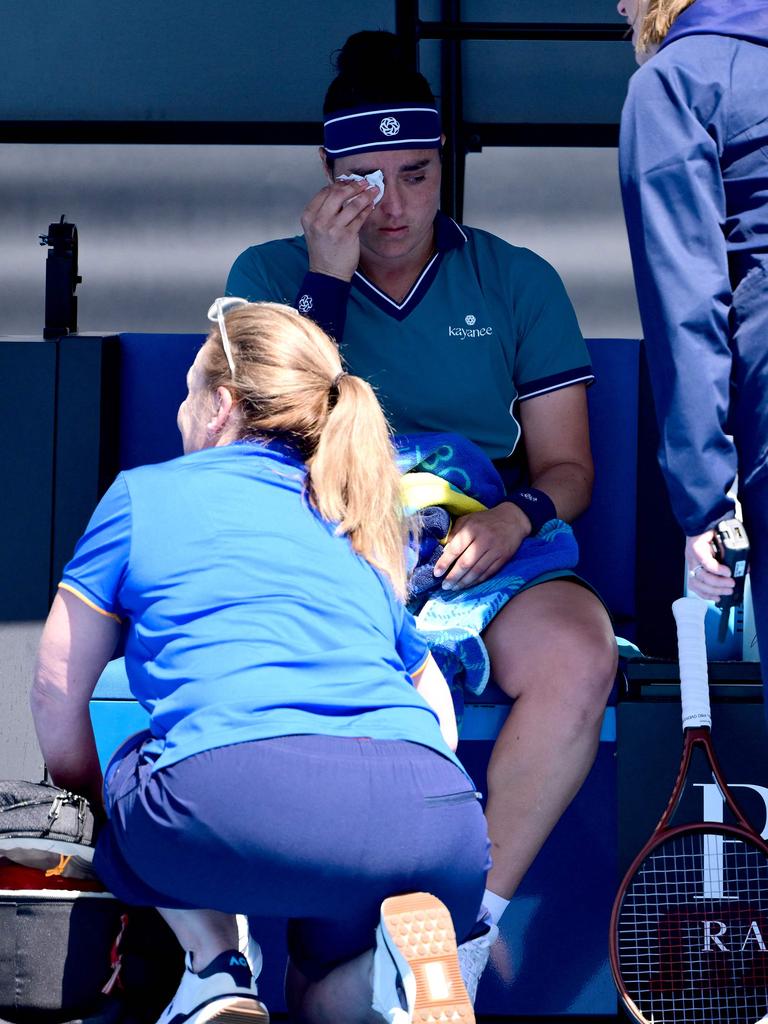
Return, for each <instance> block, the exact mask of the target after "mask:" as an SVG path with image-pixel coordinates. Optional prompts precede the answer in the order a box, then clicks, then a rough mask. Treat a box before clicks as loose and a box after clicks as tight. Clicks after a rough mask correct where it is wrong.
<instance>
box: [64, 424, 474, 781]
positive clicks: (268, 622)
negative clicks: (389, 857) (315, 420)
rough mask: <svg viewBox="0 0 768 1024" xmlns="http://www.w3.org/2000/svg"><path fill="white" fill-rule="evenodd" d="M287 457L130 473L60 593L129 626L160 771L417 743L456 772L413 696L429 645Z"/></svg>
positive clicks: (137, 683)
mask: <svg viewBox="0 0 768 1024" xmlns="http://www.w3.org/2000/svg"><path fill="white" fill-rule="evenodd" d="M305 472H306V471H305V468H304V466H303V464H302V463H301V462H300V461H299V460H298V459H297V458H296V457H295V456H294V455H293V454H292V453H291V452H290V451H289V450H288V449H287V448H285V447H282V446H274V447H273V446H266V445H261V444H257V443H252V442H241V443H237V444H233V445H228V446H225V447H221V448H209V449H205V450H204V451H199V452H195V453H193V454H190V455H185V456H182V457H181V458H178V459H174V460H173V461H171V462H165V463H161V464H159V465H152V466H142V467H140V468H137V469H132V470H129V471H127V472H125V473H122V474H120V476H119V477H118V478H117V480H116V481H115V483H114V484H113V485H112V487H111V488H110V489H109V491H108V492H107V494H106V495H105V496H104V498H103V499H102V501H101V502H100V504H99V506H98V508H97V509H96V511H95V513H94V515H93V518H92V519H91V521H90V523H89V525H88V528H87V530H86V532H85V534H84V535H83V537H82V538H81V540H80V542H79V543H78V545H77V548H76V551H75V554H74V556H73V558H72V560H71V561H70V562H69V564H68V565H67V566H66V568H65V570H64V575H63V579H62V581H61V584H60V586H61V587H63V588H65V589H67V590H69V591H71V592H72V593H74V594H76V595H77V596H78V597H80V598H81V599H82V600H83V601H85V602H86V603H87V604H89V605H90V606H91V607H92V608H94V609H95V610H96V611H98V612H100V613H102V614H105V615H111V616H114V617H116V618H118V619H121V620H123V619H127V620H128V637H127V646H126V652H125V662H126V671H127V674H128V680H129V683H130V688H131V692H132V693H133V695H134V696H135V697H136V699H137V700H138V701H139V702H140V703H141V704H142V706H143V707H144V708H145V709H146V710H147V711H148V712H149V715H150V729H151V732H152V735H153V737H154V741H153V742H152V743H151V746H150V750H152V752H153V753H156V754H157V755H158V760H157V761H156V762H155V765H154V769H155V770H157V769H159V768H162V767H164V766H165V765H170V764H173V763H175V762H177V761H180V760H182V759H183V758H185V757H189V756H190V755H191V754H196V753H199V752H201V751H203V750H210V749H212V748H215V747H220V746H225V745H228V744H232V743H240V742H244V741H250V740H258V739H264V738H267V737H274V736H287V735H298V734H313V733H314V734H321V735H332V736H347V737H371V738H373V739H398V740H409V741H411V742H414V743H419V744H422V745H424V746H427V747H431V748H433V749H434V750H436V751H438V752H439V753H440V754H442V755H443V756H445V757H448V758H450V759H451V760H453V761H454V762H455V763H456V764H458V761H457V760H456V758H455V757H454V756H453V754H451V752H450V751H449V750H448V747H447V746H446V745H445V743H444V741H443V738H442V735H441V733H440V728H439V724H438V720H437V716H436V715H435V713H434V712H433V711H432V709H431V708H430V707H429V706H428V705H427V704H426V702H425V701H424V700H423V699H422V698H421V697H420V696H419V694H418V693H417V691H416V690H415V689H414V687H413V678H412V677H413V675H414V674H416V673H418V671H419V670H420V669H421V668H422V667H423V665H424V663H425V661H426V658H427V654H428V651H427V645H426V643H425V641H424V640H423V639H422V637H421V636H420V635H419V633H418V632H417V630H416V627H415V624H414V621H413V618H412V616H411V615H410V614H409V613H408V612H407V611H406V610H405V608H404V607H403V605H402V604H401V603H400V602H399V601H398V600H397V598H396V597H395V595H394V592H393V591H392V588H391V586H390V584H389V582H388V581H387V579H386V578H385V577H384V576H383V575H382V574H381V573H379V572H378V571H377V570H376V569H374V568H373V567H372V566H371V565H370V564H369V563H368V562H367V561H366V560H365V559H363V558H361V557H360V556H359V555H358V554H356V552H355V551H354V550H353V548H352V546H351V544H350V543H349V541H348V540H347V538H345V537H341V536H337V535H335V533H334V527H333V525H332V524H330V523H328V522H326V521H325V520H324V519H322V517H321V516H320V515H319V514H318V513H317V512H315V511H314V510H313V509H312V508H311V506H310V505H309V504H308V502H307V500H306V497H305V494H304V482H305Z"/></svg>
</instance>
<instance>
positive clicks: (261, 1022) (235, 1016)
mask: <svg viewBox="0 0 768 1024" xmlns="http://www.w3.org/2000/svg"><path fill="white" fill-rule="evenodd" d="M187 1020H189V1021H194V1024H269V1011H268V1010H267V1008H266V1006H265V1005H264V1003H261V1002H259V1000H258V999H238V998H231V997H230V998H227V999H217V1000H214V1001H213V1002H211V1003H209V1004H208V1005H207V1006H206V1007H205V1008H204V1009H202V1010H198V1011H197V1013H194V1014H190V1016H189V1017H188V1018H187Z"/></svg>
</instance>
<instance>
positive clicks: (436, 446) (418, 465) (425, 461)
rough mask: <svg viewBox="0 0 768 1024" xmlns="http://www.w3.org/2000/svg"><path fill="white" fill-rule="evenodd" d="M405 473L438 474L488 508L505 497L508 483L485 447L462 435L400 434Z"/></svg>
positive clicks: (400, 462)
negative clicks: (505, 482) (505, 484)
mask: <svg viewBox="0 0 768 1024" xmlns="http://www.w3.org/2000/svg"><path fill="white" fill-rule="evenodd" d="M392 442H393V444H394V446H395V452H396V454H397V465H398V467H399V469H400V472H401V473H408V472H410V471H411V470H415V471H417V472H420V473H434V474H435V476H439V477H442V479H443V480H447V481H448V482H449V483H450V484H452V485H453V486H454V487H455V488H456V489H457V490H459V491H462V492H463V493H464V494H468V495H469V497H470V498H475V500H476V501H481V502H482V503H483V505H487V506H488V508H493V506H494V505H498V504H499V502H500V501H501V499H502V498H503V497H504V484H503V483H502V480H501V477H500V476H499V474H498V471H497V469H496V467H495V466H494V464H493V463H492V462H491V460H490V459H489V458H488V456H487V455H486V454H485V452H484V451H483V450H482V448H478V446H477V445H476V444H473V443H472V441H467V440H465V438H463V437H460V436H459V435H458V434H396V435H395V436H394V437H393V439H392Z"/></svg>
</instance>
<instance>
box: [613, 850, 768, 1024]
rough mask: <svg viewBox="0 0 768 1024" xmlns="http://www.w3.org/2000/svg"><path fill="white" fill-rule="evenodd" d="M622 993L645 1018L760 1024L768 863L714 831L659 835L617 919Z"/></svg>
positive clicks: (767, 985) (660, 1023)
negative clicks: (668, 835) (671, 835)
mask: <svg viewBox="0 0 768 1024" xmlns="http://www.w3.org/2000/svg"><path fill="white" fill-rule="evenodd" d="M617 938H618V959H619V966H620V971H621V977H622V981H623V984H624V986H625V988H626V991H627V995H628V996H629V997H630V998H631V999H632V1001H633V1002H634V1003H635V1005H636V1006H637V1008H638V1009H639V1010H640V1012H641V1014H642V1019H643V1020H645V1021H647V1022H649V1024H699V1022H701V1024H704V1022H707V1024H716V1022H723V1024H726V1022H727V1024H756V1022H758V1021H762V1020H763V1017H764V1016H765V1015H766V1012H768V860H767V859H766V857H765V855H764V854H763V853H762V851H761V850H760V849H759V848H758V847H753V846H750V845H749V844H747V843H744V842H742V841H741V840H738V839H735V838H732V837H729V836H728V835H720V834H718V833H716V832H695V833H685V834H682V835H679V836H675V837H672V838H670V839H667V840H665V841H664V842H663V843H662V844H660V845H659V846H658V847H656V848H655V849H653V850H652V851H651V853H650V854H649V855H648V857H647V858H646V859H645V860H644V861H643V862H642V864H641V866H640V868H639V869H638V871H637V872H636V873H635V875H634V876H633V878H632V879H631V880H630V883H629V885H628V887H627V890H626V893H625V896H624V898H623V901H622V904H621V911H620V914H619V920H618V936H617Z"/></svg>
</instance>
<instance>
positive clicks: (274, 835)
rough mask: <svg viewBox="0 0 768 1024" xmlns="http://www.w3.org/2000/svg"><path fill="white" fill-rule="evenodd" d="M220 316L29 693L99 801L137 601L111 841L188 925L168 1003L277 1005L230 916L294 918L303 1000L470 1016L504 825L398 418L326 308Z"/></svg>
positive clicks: (293, 989) (142, 884)
mask: <svg viewBox="0 0 768 1024" xmlns="http://www.w3.org/2000/svg"><path fill="white" fill-rule="evenodd" d="M209 315H210V316H211V319H213V320H214V321H215V322H216V326H215V327H214V328H213V330H212V331H211V334H210V335H209V337H208V339H207V340H206V342H205V344H204V345H203V347H202V348H201V349H200V351H199V353H198V354H197V357H196V358H195V361H194V363H193V365H192V367H191V369H190V370H189V373H188V376H187V383H188V388H189V393H188V395H187V398H186V399H185V401H184V402H183V403H182V405H181V408H180V409H179V415H178V423H179V429H180V431H181V434H182V437H183V441H184V451H185V454H184V455H183V456H182V457H181V458H178V459H175V460H173V461H171V462H166V463H163V464H160V465H151V466H145V467H142V468H138V469H133V470H130V471H128V472H126V473H123V474H121V475H120V476H119V477H118V478H117V480H116V481H115V483H114V484H113V485H112V487H111V488H110V489H109V491H108V492H107V494H106V495H105V496H104V498H103V499H102V501H101V502H100V504H99V506H98V508H97V509H96V512H95V513H94V515H93V518H92V520H91V522H90V524H89V526H88V528H87V530H86V532H85V534H84V535H83V537H82V538H81V540H80V542H79V544H78V546H77V549H76V552H75V555H74V557H73V558H72V560H71V561H70V562H69V564H68V565H67V566H66V568H65V571H64V575H63V578H62V581H61V584H60V588H59V592H58V595H57V597H56V599H55V601H54V604H53V607H52V609H51V613H50V616H49V618H48V621H47V624H46V626H45V631H44V633H43V639H42V643H41V647H40V653H39V659H38V665H37V673H36V679H35V683H34V687H33V693H32V706H33V711H34V717H35V724H36V727H37V731H38V736H39V739H40V743H41V747H42V751H43V754H44V756H45V760H46V763H47V764H48V766H49V768H50V771H51V775H52V777H53V780H54V781H55V782H56V783H57V785H60V786H63V787H65V788H67V789H69V790H74V791H76V792H79V793H83V794H85V795H87V796H88V797H89V798H90V799H91V800H92V801H94V802H98V801H100V793H101V787H102V780H101V773H100V770H99V763H98V760H97V755H96V749H95V746H94V738H93V732H92V729H91V724H90V719H89V713H88V701H89V698H90V696H91V693H92V691H93V689H94V686H95V684H96V681H97V680H98V678H99V675H100V673H101V672H102V670H103V668H104V666H105V665H106V663H107V661H108V660H109V658H110V657H111V655H112V652H113V650H114V647H115V643H116V640H117V637H118V632H119V629H120V625H119V624H120V622H124V621H127V624H128V638H127V647H126V666H127V673H128V677H129V682H130V687H131V691H132V693H133V694H134V696H135V697H136V699H137V700H138V701H139V702H140V703H141V704H142V705H143V707H144V708H146V710H147V711H148V712H149V715H150V728H149V731H148V732H147V733H145V734H142V735H140V736H138V737H135V738H133V740H132V741H129V742H128V743H126V744H125V745H124V747H123V748H122V749H121V750H120V751H118V753H117V754H116V755H115V757H114V758H113V760H112V762H111V764H110V766H109V768H108V769H107V771H106V773H105V783H104V798H105V803H106V810H107V814H108V822H107V824H106V825H105V826H104V828H103V830H102V832H101V833H100V836H99V839H98V843H97V848H96V852H95V858H94V866H95V868H96V870H97V872H98V873H99V875H100V876H101V878H102V880H103V881H104V883H105V884H106V885H107V886H108V887H109V889H111V891H112V892H113V893H114V894H115V895H116V896H118V897H119V898H120V899H122V900H125V901H126V902H128V903H132V904H138V905H151V906H157V907H158V908H159V909H160V911H161V913H162V914H163V916H164V917H165V919H166V920H167V921H168V923H169V924H170V926H171V927H172V928H173V930H174V932H175V934H176V935H177V937H178V939H179V941H180V942H181V944H182V945H183V947H184V949H185V950H186V951H187V969H186V972H185V974H184V976H183V980H182V983H181V987H180V989H179V991H178V993H177V995H176V997H175V998H174V1000H173V1002H172V1003H171V1004H170V1006H169V1007H168V1009H167V1010H166V1012H165V1013H164V1015H163V1016H162V1017H161V1021H163V1022H168V1024H170V1022H173V1024H187V1022H191V1024H203V1022H208V1021H217V1020H218V1021H222V1022H223V1021H226V1022H228V1024H237V1022H239V1021H252V1022H264V1021H267V1020H268V1016H267V1011H266V1009H265V1008H264V1006H263V1004H262V1003H261V1002H260V1001H259V999H258V997H257V992H256V988H255V985H254V984H253V983H252V979H251V971H250V969H249V968H248V965H247V963H246V961H245V959H244V958H243V957H242V956H241V954H240V953H239V952H238V941H237V928H236V924H235V920H234V917H233V916H232V915H234V914H245V915H257V916H259V917H264V916H267V917H269V916H279V917H288V918H289V919H290V923H289V928H288V948H289V955H290V962H289V965H288V971H287V983H286V984H287V1001H288V1006H289V1008H290V1011H291V1013H292V1015H293V1016H294V1018H295V1019H296V1020H300V1021H306V1022H308V1024H320V1022H329V1021H334V1022H338V1024H345V1022H349V1024H358V1022H361V1024H362V1022H369V1021H381V1019H382V1018H384V1019H385V1020H388V1021H392V1022H393V1024H399V1022H403V1024H405V1022H407V1021H410V1020H411V1019H412V1018H413V1014H414V1013H426V1012H429V1013H434V1015H435V1019H454V1016H452V1015H454V1014H455V1013H459V1012H461V1013H462V1014H464V1016H463V1017H462V1019H463V1020H465V1021H471V1020H472V1019H473V1018H472V1015H471V1007H470V1006H469V1002H468V999H467V995H466V992H465V990H464V988H463V985H462V983H461V979H460V975H459V968H458V962H457V959H456V947H455V940H454V938H452V936H453V928H452V927H451V918H452V919H453V927H454V928H455V932H456V935H457V936H458V938H459V939H460V940H463V939H465V938H467V936H468V935H470V934H471V931H472V929H473V927H474V926H475V922H476V920H477V917H478V909H479V907H480V902H481V898H482V893H483V886H484V881H485V873H486V870H487V868H488V848H489V844H488V839H487V832H486V826H485V821H484V818H483V814H482V811H481V808H480V805H479V803H478V794H477V793H476V792H475V787H474V785H473V784H472V782H471V781H470V779H469V778H468V777H467V775H466V773H465V772H464V770H463V768H462V767H461V765H460V764H459V762H458V761H457V759H456V756H455V754H454V753H453V748H455V745H456V730H455V720H454V719H453V717H452V716H453V711H452V705H451V701H450V696H449V694H448V691H447V688H446V687H445V683H444V680H443V678H442V676H441V675H440V673H439V671H437V669H436V666H435V665H434V663H433V662H432V660H431V658H430V657H429V656H428V653H427V648H426V645H425V643H424V641H423V640H422V639H421V637H420V636H419V634H418V633H417V631H416V629H415V627H414V624H413V620H412V618H411V616H410V615H409V614H408V613H407V612H406V611H405V609H404V606H403V604H402V603H401V600H400V598H401V597H402V595H403V593H404V588H405V567H404V530H405V524H404V522H403V518H402V515H401V512H400V504H399V491H398V487H399V475H398V472H397V469H396V466H395V463H394V459H393V453H392V450H391V446H390V442H389V437H388V432H387V425H386V422H385V420H384V417H383V415H382V413H381V410H380V408H379V405H378V403H377V401H376V399H375V397H374V395H373V392H372V390H371V388H370V386H369V385H368V384H367V383H366V382H364V381H363V380H361V379H360V378H359V377H357V376H353V375H351V374H348V373H345V372H344V370H343V369H342V365H341V362H340V360H339V354H338V350H337V348H336V346H335V345H334V344H333V342H332V341H331V340H330V339H329V338H328V337H327V336H326V335H325V334H324V333H323V332H322V331H321V330H320V329H319V328H318V327H316V326H315V324H314V323H312V321H311V320H307V319H306V318H304V317H301V316H300V315H299V314H298V313H296V312H295V311H294V310H292V309H289V308H286V307H283V306H279V305H273V304H267V303H264V304H254V305H250V304H248V303H245V302H244V301H242V300H240V301H238V300H227V299H220V300H217V303H216V304H215V305H214V307H212V311H211V314H209ZM414 892H416V893H422V895H416V896H414V895H413V893H414ZM424 893H426V894H431V895H423V894H424ZM404 894H405V895H404ZM409 894H410V895H409ZM446 908H447V909H446ZM449 912H450V916H449ZM401 947H402V949H401ZM419 960H421V961H423V962H424V964H426V965H427V967H428V969H426V970H419V971H418V972H416V974H415V975H414V972H413V970H412V968H413V965H414V964H415V963H416V961H419ZM427 981H430V982H431V984H430V985H428V984H426V982H427ZM425 986H426V987H425ZM442 1012H445V1013H447V1014H448V1015H449V1016H448V1017H447V1018H441V1017H440V1013H442Z"/></svg>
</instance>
